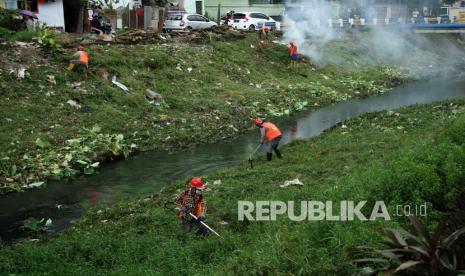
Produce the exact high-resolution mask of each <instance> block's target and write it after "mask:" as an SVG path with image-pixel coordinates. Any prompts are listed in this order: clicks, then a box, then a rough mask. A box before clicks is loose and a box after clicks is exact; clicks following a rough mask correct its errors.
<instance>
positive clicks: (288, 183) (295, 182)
mask: <svg viewBox="0 0 465 276" xmlns="http://www.w3.org/2000/svg"><path fill="white" fill-rule="evenodd" d="M293 185H294V186H303V185H304V183H302V182H301V181H300V180H299V179H298V178H296V179H293V180H286V181H284V184H283V185H279V187H281V188H286V187H288V186H293Z"/></svg>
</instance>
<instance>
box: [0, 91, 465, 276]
mask: <svg viewBox="0 0 465 276" xmlns="http://www.w3.org/2000/svg"><path fill="white" fill-rule="evenodd" d="M464 106H465V101H463V100H460V101H452V102H445V103H435V104H431V105H424V106H417V107H410V108H404V109H400V110H397V111H396V112H382V113H376V114H367V115H364V116H362V117H360V118H357V119H352V120H350V121H348V122H345V123H344V124H345V125H347V128H341V127H340V125H339V126H336V127H334V128H332V129H331V130H329V131H326V132H325V133H324V134H323V135H321V136H320V137H316V138H313V139H310V140H308V141H298V142H295V143H292V144H290V145H287V146H285V147H283V150H282V151H283V153H284V155H285V158H284V159H283V160H275V161H273V162H265V161H263V160H262V162H257V164H256V166H255V168H254V169H253V170H249V169H246V168H245V166H244V167H242V168H235V169H229V170H225V171H221V172H217V173H214V174H212V175H209V176H206V179H207V180H208V181H210V182H212V181H213V180H216V179H221V180H222V184H220V185H210V186H209V188H208V190H207V198H208V206H209V207H208V210H209V211H208V216H207V217H208V223H209V224H210V225H211V226H212V227H214V228H215V229H216V230H218V231H219V232H220V233H221V234H222V235H223V236H224V237H225V239H224V240H221V239H219V238H217V237H215V236H213V235H212V236H209V237H205V238H197V237H195V236H194V235H193V233H192V234H191V235H187V236H184V235H182V234H181V229H180V227H179V222H178V221H177V219H176V216H175V212H174V211H169V210H166V209H164V208H163V202H165V201H166V200H167V199H169V198H171V196H172V195H173V194H174V193H175V190H176V189H177V188H181V187H182V186H183V184H182V183H178V185H174V186H171V187H169V188H168V189H167V190H165V191H164V192H163V193H162V194H161V195H157V196H152V197H148V198H145V199H143V198H142V199H132V200H129V201H126V202H121V203H120V204H117V205H115V206H112V207H107V208H101V209H100V210H98V208H97V209H95V210H92V211H90V212H89V213H88V214H87V215H86V217H85V218H83V219H82V220H81V221H80V222H79V223H77V224H76V225H75V226H74V227H73V228H72V229H70V230H67V231H65V232H64V233H62V234H60V235H59V237H56V238H45V240H41V241H27V240H26V241H23V242H20V243H16V244H14V245H11V246H3V247H0V272H1V273H2V274H8V273H14V274H42V273H47V274H49V275H123V274H129V275H161V274H164V275H178V274H199V275H220V274H221V275H242V274H251V273H253V274H262V275H269V274H293V275H295V274H305V275H336V274H337V275H348V274H352V273H353V272H355V271H356V268H355V266H354V265H353V264H352V263H351V259H353V258H358V257H360V254H359V253H358V250H357V249H356V247H357V246H360V245H368V244H373V243H376V242H378V241H379V239H380V236H379V234H377V233H376V232H375V231H374V230H375V228H377V227H380V226H391V227H396V226H398V225H402V224H405V222H406V219H405V217H398V216H396V215H395V213H396V212H395V208H396V205H397V204H412V205H414V204H423V203H424V202H428V209H427V210H428V211H427V214H428V215H427V217H423V218H422V220H424V222H426V223H428V224H429V225H430V226H433V225H434V224H435V223H436V222H437V221H438V220H439V219H440V217H441V216H442V215H443V213H445V212H447V211H448V208H450V202H451V199H452V198H453V197H454V195H455V194H457V192H458V191H459V190H460V189H461V188H463V183H464V181H465V170H464V168H465V148H464V145H465V135H464V132H463V129H464V127H465V123H464V122H465V109H464ZM296 177H297V178H299V179H300V180H301V181H302V182H303V183H304V184H305V185H304V186H303V187H301V188H299V187H287V188H280V187H279V185H280V184H282V183H283V181H285V180H289V179H293V178H296ZM238 200H252V201H255V200H281V201H287V200H293V201H301V200H321V201H326V200H332V201H335V202H339V201H341V200H353V201H356V202H358V201H360V200H368V201H369V203H368V205H369V206H371V205H372V204H373V202H374V201H375V200H383V201H384V202H385V203H386V204H387V206H388V209H389V211H390V214H391V216H392V221H379V220H378V221H373V222H360V221H358V220H355V221H351V222H328V221H320V222H307V221H304V222H291V221H289V220H288V219H287V217H285V216H283V217H278V220H277V221H275V222H247V221H245V222H240V221H238V220H237V201H238ZM363 211H364V213H365V214H369V213H370V212H371V209H370V208H365V209H363ZM221 221H225V222H227V224H224V223H223V224H222V223H220V222H221Z"/></svg>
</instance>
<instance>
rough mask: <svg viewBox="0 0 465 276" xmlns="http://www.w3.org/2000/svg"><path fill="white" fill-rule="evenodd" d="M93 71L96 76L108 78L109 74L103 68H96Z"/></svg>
mask: <svg viewBox="0 0 465 276" xmlns="http://www.w3.org/2000/svg"><path fill="white" fill-rule="evenodd" d="M95 73H96V74H97V76H99V77H100V78H102V79H104V80H108V76H109V75H110V74H108V71H107V70H105V69H103V68H97V70H95Z"/></svg>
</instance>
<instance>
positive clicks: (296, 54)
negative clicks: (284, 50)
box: [289, 42, 299, 65]
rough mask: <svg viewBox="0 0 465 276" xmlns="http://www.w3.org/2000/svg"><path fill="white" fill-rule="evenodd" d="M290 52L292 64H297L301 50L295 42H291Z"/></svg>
mask: <svg viewBox="0 0 465 276" xmlns="http://www.w3.org/2000/svg"><path fill="white" fill-rule="evenodd" d="M289 52H290V56H291V64H292V65H294V64H297V61H298V60H299V51H298V50H297V45H296V44H295V43H294V42H291V43H289Z"/></svg>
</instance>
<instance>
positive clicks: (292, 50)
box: [290, 45, 299, 55]
mask: <svg viewBox="0 0 465 276" xmlns="http://www.w3.org/2000/svg"><path fill="white" fill-rule="evenodd" d="M290 50H291V55H298V54H299V52H298V51H297V46H295V45H291V48H290Z"/></svg>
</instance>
